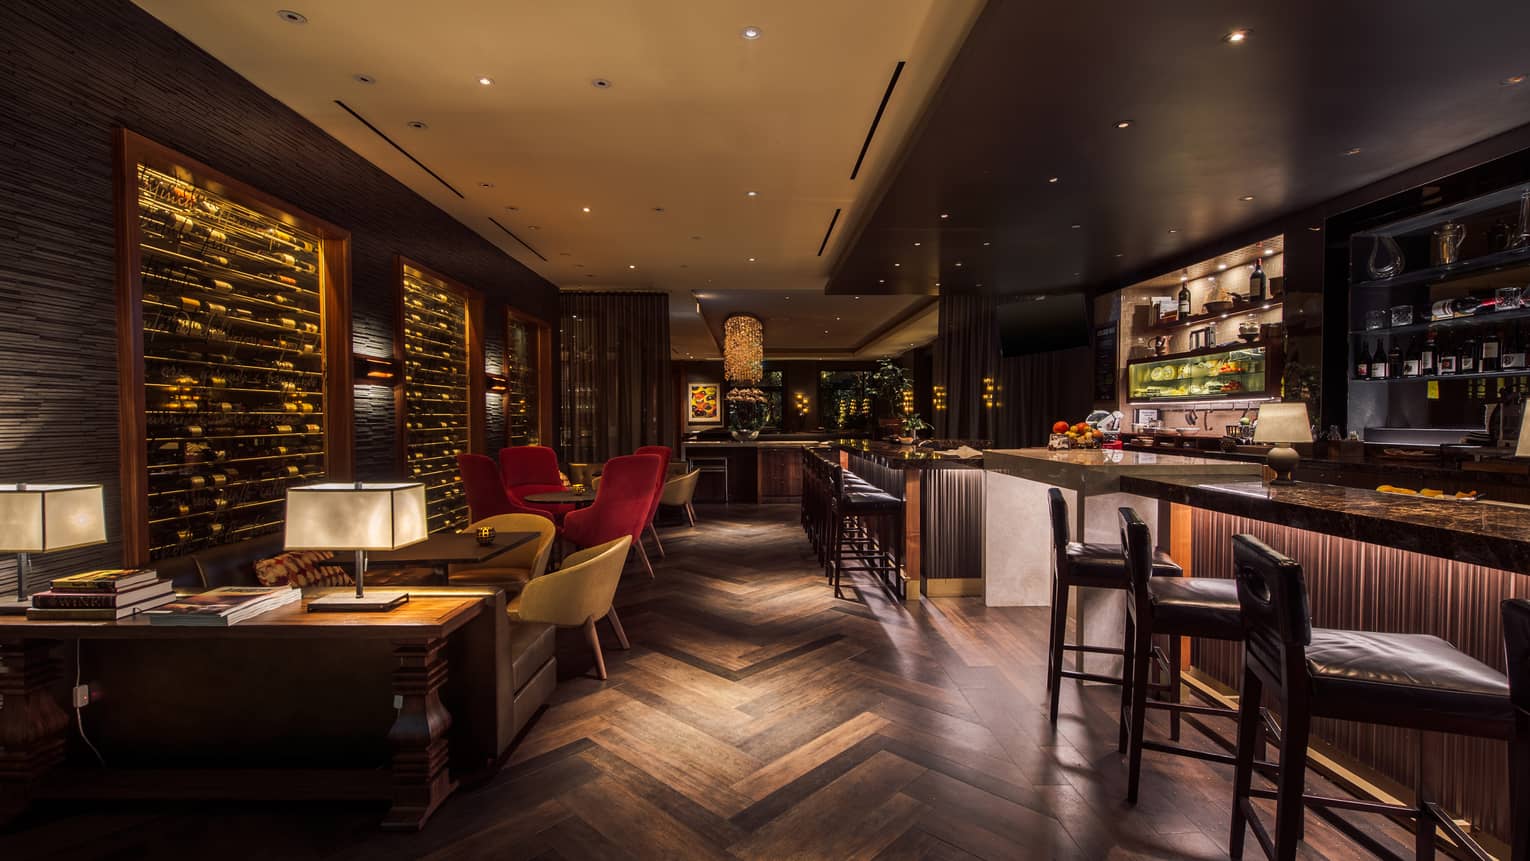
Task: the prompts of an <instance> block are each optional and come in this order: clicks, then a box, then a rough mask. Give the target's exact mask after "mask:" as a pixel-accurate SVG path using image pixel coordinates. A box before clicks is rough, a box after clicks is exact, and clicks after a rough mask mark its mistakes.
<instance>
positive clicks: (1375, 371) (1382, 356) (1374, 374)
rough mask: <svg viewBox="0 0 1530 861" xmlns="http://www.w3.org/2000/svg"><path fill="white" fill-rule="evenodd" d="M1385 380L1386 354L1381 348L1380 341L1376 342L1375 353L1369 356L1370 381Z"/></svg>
mask: <svg viewBox="0 0 1530 861" xmlns="http://www.w3.org/2000/svg"><path fill="white" fill-rule="evenodd" d="M1386 378H1387V352H1386V350H1384V349H1382V347H1381V340H1380V339H1379V338H1378V339H1377V340H1376V352H1374V353H1372V354H1371V379H1373V380H1384V379H1386Z"/></svg>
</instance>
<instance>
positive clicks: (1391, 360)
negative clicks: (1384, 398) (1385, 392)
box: [1387, 340, 1403, 380]
mask: <svg viewBox="0 0 1530 861" xmlns="http://www.w3.org/2000/svg"><path fill="white" fill-rule="evenodd" d="M1402 375H1403V352H1402V348H1401V347H1398V346H1397V342H1396V341H1395V340H1394V341H1393V342H1392V348H1391V349H1389V350H1387V379H1391V380H1395V379H1397V378H1399V377H1401V376H1402Z"/></svg>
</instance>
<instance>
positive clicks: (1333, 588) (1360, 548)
mask: <svg viewBox="0 0 1530 861" xmlns="http://www.w3.org/2000/svg"><path fill="white" fill-rule="evenodd" d="M1191 524H1192V526H1191V530H1192V535H1193V540H1194V556H1193V558H1194V563H1193V567H1194V575H1195V576H1197V577H1231V576H1232V572H1233V567H1232V536H1233V535H1236V534H1238V533H1248V534H1251V535H1254V536H1256V537H1257V538H1259V539H1260V540H1261V541H1264V542H1266V543H1267V544H1269V545H1270V546H1271V547H1274V548H1275V549H1276V550H1279V551H1280V552H1282V553H1285V554H1286V555H1287V556H1290V557H1291V558H1293V559H1295V560H1297V561H1298V562H1300V563H1301V564H1302V570H1303V573H1304V575H1305V576H1306V580H1307V590H1308V593H1309V600H1310V601H1311V605H1312V623H1313V625H1314V626H1316V627H1323V628H1341V629H1350V630H1365V631H1385V632H1400V633H1422V634H1433V635H1435V636H1437V637H1440V638H1442V639H1444V640H1447V641H1449V642H1450V643H1451V644H1452V645H1454V646H1455V647H1456V648H1458V649H1460V650H1462V651H1463V652H1466V653H1467V654H1469V655H1471V656H1473V657H1475V658H1477V659H1478V660H1480V661H1482V662H1483V663H1485V664H1487V665H1488V666H1491V667H1495V668H1497V669H1499V670H1503V669H1504V650H1503V621H1502V618H1501V616H1500V610H1499V604H1500V602H1502V601H1503V600H1504V599H1505V598H1525V597H1530V576H1527V575H1524V574H1517V573H1514V572H1512V571H1502V570H1498V569H1494V568H1486V567H1483V566H1481V565H1468V564H1464V563H1460V562H1455V561H1452V560H1448V559H1441V558H1437V557H1433V556H1425V555H1423V554H1421V553H1414V552H1411V551H1406V550H1398V549H1396V548H1392V547H1384V546H1381V545H1378V544H1368V543H1365V542H1360V541H1354V540H1352V539H1348V538H1338V537H1334V536H1329V535H1323V534H1320V533H1316V532H1308V531H1306V530H1300V529H1292V528H1290V527H1285V526H1280V525H1278V524H1273V523H1268V522H1265V521H1262V520H1252V519H1249V518H1243V517H1233V516H1231V515H1226V514H1219V513H1216V512H1212V511H1206V510H1204V509H1199V508H1197V509H1194V510H1193V514H1192V516H1191ZM1194 643H1195V645H1194V647H1193V650H1192V661H1193V663H1194V665H1195V666H1196V667H1197V668H1199V669H1200V670H1202V671H1203V672H1206V673H1208V674H1210V675H1211V676H1214V677H1215V678H1217V679H1219V680H1221V681H1222V682H1224V683H1226V684H1227V685H1229V686H1230V687H1233V688H1236V687H1237V686H1238V684H1239V682H1240V680H1241V679H1242V672H1243V661H1242V655H1243V652H1242V647H1241V646H1238V645H1233V644H1229V643H1219V642H1214V641H1209V640H1196V641H1194ZM1313 732H1314V733H1315V734H1316V735H1318V736H1319V737H1321V738H1323V739H1324V740H1325V741H1327V742H1328V743H1330V744H1331V745H1333V747H1334V748H1335V749H1337V750H1338V751H1340V752H1342V753H1343V754H1345V755H1346V756H1349V757H1351V758H1353V759H1354V760H1355V761H1357V762H1360V763H1362V764H1364V765H1366V766H1368V767H1370V768H1374V769H1376V770H1377V771H1379V772H1381V773H1382V774H1384V775H1386V776H1388V777H1390V778H1392V779H1394V780H1396V781H1398V782H1399V783H1400V784H1402V785H1404V786H1412V785H1413V778H1414V773H1415V769H1416V767H1417V742H1416V740H1415V736H1414V734H1413V733H1411V732H1409V731H1405V730H1400V729H1393V728H1389V727H1378V726H1373V725H1370V724H1358V723H1349V722H1341V721H1333V720H1317V721H1314V723H1313ZM1440 749H1442V750H1443V755H1442V759H1441V761H1440V762H1437V763H1435V764H1433V765H1432V766H1431V767H1430V775H1431V784H1432V785H1433V787H1434V789H1435V792H1436V795H1437V797H1438V798H1439V799H1440V801H1441V802H1442V803H1443V804H1444V805H1445V807H1446V809H1448V810H1450V811H1452V812H1454V813H1455V814H1456V815H1459V816H1463V817H1465V818H1467V819H1469V820H1471V822H1472V823H1473V825H1474V826H1476V827H1477V828H1480V829H1482V830H1484V831H1487V832H1489V833H1491V834H1493V835H1494V836H1496V837H1498V838H1499V839H1505V840H1506V839H1507V837H1508V833H1509V820H1508V816H1509V802H1508V793H1509V790H1508V787H1509V777H1508V746H1507V744H1505V743H1503V742H1497V741H1488V740H1483V739H1468V738H1460V737H1455V736H1448V737H1445V738H1444V741H1443V744H1442V745H1441V746H1440Z"/></svg>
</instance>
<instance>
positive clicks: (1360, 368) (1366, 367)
mask: <svg viewBox="0 0 1530 861" xmlns="http://www.w3.org/2000/svg"><path fill="white" fill-rule="evenodd" d="M1370 376H1371V354H1370V351H1369V350H1368V349H1367V348H1366V346H1365V341H1363V340H1362V341H1361V342H1360V349H1359V350H1358V351H1356V355H1355V379H1357V380H1366V379H1370Z"/></svg>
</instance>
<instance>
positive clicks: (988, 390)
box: [983, 377, 1003, 410]
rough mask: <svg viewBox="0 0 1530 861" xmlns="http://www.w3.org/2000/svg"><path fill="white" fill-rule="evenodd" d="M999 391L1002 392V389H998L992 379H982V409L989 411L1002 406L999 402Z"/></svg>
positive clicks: (997, 385)
mask: <svg viewBox="0 0 1530 861" xmlns="http://www.w3.org/2000/svg"><path fill="white" fill-rule="evenodd" d="M1001 390H1002V387H1000V386H999V384H998V383H996V382H994V380H993V377H984V378H983V408H984V409H989V410H991V409H993V408H994V407H1001V406H1003V404H1002V403H1000V402H999V392H1000V391H1001Z"/></svg>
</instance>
